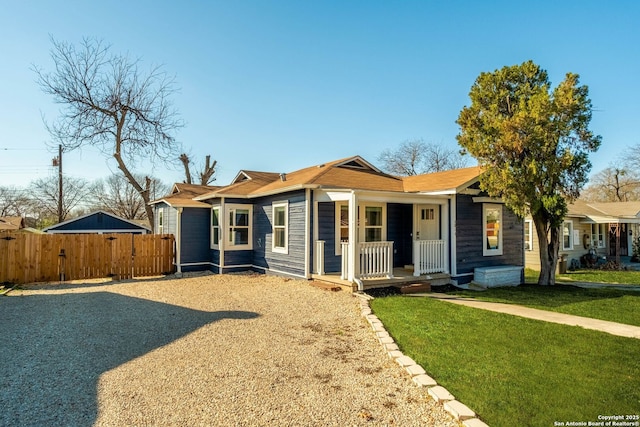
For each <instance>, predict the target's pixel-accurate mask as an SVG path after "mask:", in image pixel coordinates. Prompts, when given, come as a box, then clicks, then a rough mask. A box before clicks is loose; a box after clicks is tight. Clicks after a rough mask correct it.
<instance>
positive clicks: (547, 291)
mask: <svg viewBox="0 0 640 427" xmlns="http://www.w3.org/2000/svg"><path fill="white" fill-rule="evenodd" d="M450 293H452V294H455V295H460V296H464V297H472V298H478V299H490V300H492V301H497V302H506V303H509V304H521V305H538V306H544V307H562V306H564V305H568V304H575V303H579V302H585V301H596V300H604V299H616V298H622V297H624V296H635V297H640V292H638V291H634V290H628V291H626V290H618V289H592V288H581V287H578V286H571V285H564V284H562V285H560V284H558V285H555V286H539V285H529V284H527V285H520V286H513V287H511V286H506V287H500V288H490V289H487V290H486V291H482V292H478V291H453V292H450Z"/></svg>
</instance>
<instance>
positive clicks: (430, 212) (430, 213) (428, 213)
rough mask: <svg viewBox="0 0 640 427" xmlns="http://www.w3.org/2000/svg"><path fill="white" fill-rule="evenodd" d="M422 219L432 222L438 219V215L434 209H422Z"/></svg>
mask: <svg viewBox="0 0 640 427" xmlns="http://www.w3.org/2000/svg"><path fill="white" fill-rule="evenodd" d="M420 217H421V219H423V220H425V221H431V220H434V219H436V214H435V210H434V209H421V215H420Z"/></svg>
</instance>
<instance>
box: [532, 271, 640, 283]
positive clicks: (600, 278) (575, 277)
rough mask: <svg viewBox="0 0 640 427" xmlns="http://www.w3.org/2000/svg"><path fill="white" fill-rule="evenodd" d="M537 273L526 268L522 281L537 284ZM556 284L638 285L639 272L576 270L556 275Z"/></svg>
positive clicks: (639, 281) (639, 279) (639, 280)
mask: <svg viewBox="0 0 640 427" xmlns="http://www.w3.org/2000/svg"><path fill="white" fill-rule="evenodd" d="M538 275H539V272H537V271H535V270H532V269H530V268H526V269H525V271H524V280H525V282H526V283H538ZM556 282H558V283H572V282H573V283H575V282H595V283H610V284H615V285H640V271H634V270H624V271H617V270H576V271H568V272H567V273H566V274H557V275H556Z"/></svg>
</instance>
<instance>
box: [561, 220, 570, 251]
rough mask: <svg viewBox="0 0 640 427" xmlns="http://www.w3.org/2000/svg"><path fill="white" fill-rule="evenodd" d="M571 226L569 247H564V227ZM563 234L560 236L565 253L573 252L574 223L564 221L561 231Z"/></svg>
mask: <svg viewBox="0 0 640 427" xmlns="http://www.w3.org/2000/svg"><path fill="white" fill-rule="evenodd" d="M567 224H568V225H569V246H565V245H564V226H565V225H567ZM560 230H561V231H562V233H561V234H560V238H561V239H562V250H563V251H572V250H573V221H564V222H563V223H562V228H561V229H560Z"/></svg>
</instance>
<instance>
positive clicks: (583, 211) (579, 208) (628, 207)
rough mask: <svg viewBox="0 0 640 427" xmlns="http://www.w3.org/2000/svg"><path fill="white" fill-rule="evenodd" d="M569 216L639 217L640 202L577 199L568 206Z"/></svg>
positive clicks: (602, 217)
mask: <svg viewBox="0 0 640 427" xmlns="http://www.w3.org/2000/svg"><path fill="white" fill-rule="evenodd" d="M568 208H569V209H568V216H573V217H589V218H601V219H605V218H606V217H611V219H612V220H613V219H638V218H639V217H638V215H639V214H640V202H586V201H584V200H576V201H575V202H573V203H572V204H570V205H569V206H568Z"/></svg>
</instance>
